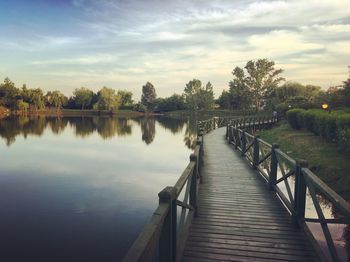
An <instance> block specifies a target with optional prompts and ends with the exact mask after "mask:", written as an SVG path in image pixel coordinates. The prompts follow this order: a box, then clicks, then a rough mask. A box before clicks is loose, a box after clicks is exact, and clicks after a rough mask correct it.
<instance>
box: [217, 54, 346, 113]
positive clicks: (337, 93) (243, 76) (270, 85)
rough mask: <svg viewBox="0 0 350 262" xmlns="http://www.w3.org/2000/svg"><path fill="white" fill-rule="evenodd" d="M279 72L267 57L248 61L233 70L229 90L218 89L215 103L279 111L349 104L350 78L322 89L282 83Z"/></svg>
mask: <svg viewBox="0 0 350 262" xmlns="http://www.w3.org/2000/svg"><path fill="white" fill-rule="evenodd" d="M349 68H350V67H349ZM282 72H283V70H282V69H275V63H274V62H273V61H269V60H267V59H259V60H257V61H248V62H247V64H246V66H245V67H244V68H240V67H236V68H235V69H234V70H233V72H232V75H233V80H231V81H230V82H229V89H228V90H223V91H222V93H221V95H220V97H219V98H218V100H217V104H218V105H219V106H220V107H221V108H224V109H232V110H234V109H249V108H255V109H256V110H257V111H259V110H261V109H267V110H276V111H278V112H281V113H285V112H286V111H287V110H289V109H291V108H304V109H308V108H319V107H320V106H321V104H323V103H327V104H328V105H329V106H330V107H331V108H339V107H350V77H349V78H348V79H347V80H346V81H344V82H343V85H340V86H335V87H329V88H328V89H327V90H322V88H321V87H320V86H315V85H302V84H300V83H298V82H291V81H287V82H286V81H285V79H284V78H283V77H281V76H280V74H281V73H282ZM282 82H283V84H282Z"/></svg>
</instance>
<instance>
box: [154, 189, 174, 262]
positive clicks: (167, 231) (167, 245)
mask: <svg viewBox="0 0 350 262" xmlns="http://www.w3.org/2000/svg"><path fill="white" fill-rule="evenodd" d="M158 197H159V203H166V204H169V212H168V214H167V216H166V217H165V220H164V224H163V227H162V231H161V233H160V239H159V261H166V262H174V261H175V259H176V223H177V222H176V217H177V216H176V208H177V205H176V190H175V188H174V187H166V188H164V189H163V190H162V191H161V192H159V194H158Z"/></svg>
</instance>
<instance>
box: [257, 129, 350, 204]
mask: <svg viewBox="0 0 350 262" xmlns="http://www.w3.org/2000/svg"><path fill="white" fill-rule="evenodd" d="M259 135H260V137H261V138H262V139H263V140H265V141H268V142H269V143H277V144H279V146H280V148H281V150H282V151H284V152H285V153H287V154H288V155H290V156H291V157H292V158H294V159H306V160H307V161H308V163H309V167H310V168H311V169H312V170H313V171H314V173H315V174H317V175H318V176H319V177H320V178H321V179H322V180H323V181H324V182H326V183H327V184H328V185H329V186H330V187H331V188H332V189H333V190H335V191H336V192H337V193H338V194H340V195H341V196H342V197H343V198H345V199H346V200H347V201H350V190H349V189H350V164H349V161H350V156H349V155H346V154H344V153H343V152H341V151H340V150H339V148H338V147H337V145H336V144H333V143H330V142H326V141H324V140H323V139H322V138H321V137H318V136H315V135H314V134H313V133H311V132H308V131H304V130H295V129H292V128H291V127H289V125H288V124H287V123H286V122H281V123H280V124H278V125H277V126H276V127H274V128H272V129H270V130H264V131H261V132H260V133H259Z"/></svg>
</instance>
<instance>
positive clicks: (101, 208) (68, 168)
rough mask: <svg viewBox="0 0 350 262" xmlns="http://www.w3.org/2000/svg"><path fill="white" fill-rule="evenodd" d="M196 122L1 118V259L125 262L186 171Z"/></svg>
mask: <svg viewBox="0 0 350 262" xmlns="http://www.w3.org/2000/svg"><path fill="white" fill-rule="evenodd" d="M194 123H195V122H194V121H190V120H188V119H180V120H179V119H170V118H165V117H158V118H144V117H140V118H117V117H62V118H57V117H42V116H41V117H40V116H33V117H25V116H24V117H15V118H7V119H2V120H0V145H1V146H0V155H1V160H0V163H1V164H0V211H1V212H0V214H1V219H0V221H1V223H0V232H1V234H0V245H1V252H0V261H119V260H120V259H121V258H122V257H123V256H124V255H125V253H126V251H127V250H128V248H129V246H130V245H131V244H132V242H133V241H134V239H135V238H136V237H137V235H138V234H139V233H140V231H141V230H142V228H143V226H144V225H145V224H146V223H147V221H148V220H149V218H150V216H151V215H152V212H153V211H154V210H155V208H156V207H157V205H158V196H157V194H158V192H159V191H161V190H162V189H163V188H164V187H165V186H168V185H173V184H174V183H175V182H176V181H177V179H178V178H179V176H180V174H181V172H182V171H183V169H184V168H185V167H186V165H187V164H188V161H189V155H190V153H191V152H192V148H193V146H194V145H195V138H196V128H195V124H194Z"/></svg>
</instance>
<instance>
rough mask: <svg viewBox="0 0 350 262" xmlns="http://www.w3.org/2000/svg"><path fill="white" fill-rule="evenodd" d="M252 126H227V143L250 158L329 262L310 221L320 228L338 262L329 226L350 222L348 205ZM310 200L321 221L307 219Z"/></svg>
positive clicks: (303, 163) (244, 123) (303, 164)
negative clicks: (332, 212) (328, 211)
mask: <svg viewBox="0 0 350 262" xmlns="http://www.w3.org/2000/svg"><path fill="white" fill-rule="evenodd" d="M255 123H256V122H255ZM253 125H254V124H249V122H247V121H244V120H242V119H241V120H239V119H237V120H234V121H232V122H230V123H228V124H227V128H226V138H227V140H228V141H229V143H231V144H232V145H233V146H234V147H235V148H236V149H237V150H239V151H240V152H241V155H242V157H245V158H246V159H248V161H249V162H250V163H251V165H252V167H253V168H254V169H256V170H257V171H258V172H259V173H260V174H261V175H262V177H263V178H264V179H265V180H266V182H267V183H268V185H269V188H270V189H271V190H273V191H275V192H276V194H277V195H278V197H279V199H280V200H281V201H282V203H283V204H284V206H285V207H286V209H287V210H288V211H289V213H290V214H291V217H292V219H293V220H294V222H295V224H296V225H298V226H300V227H301V228H302V229H303V230H304V231H305V233H306V234H307V236H308V237H309V239H310V240H311V242H312V244H313V246H314V248H315V250H316V251H317V252H318V253H319V257H320V259H321V260H322V261H328V259H327V257H328V256H327V254H323V253H324V252H323V250H322V249H321V247H320V246H319V244H318V242H317V240H316V239H315V237H314V236H313V234H312V232H311V231H310V229H309V227H308V226H307V224H306V223H307V222H309V223H318V224H319V225H320V226H321V228H322V233H323V236H324V239H325V240H326V244H327V249H328V252H329V257H330V258H331V261H339V254H338V252H337V250H336V247H335V244H334V240H333V238H332V235H331V232H330V229H329V226H328V225H329V224H349V223H350V205H349V203H348V202H346V201H345V200H344V199H343V198H341V197H340V196H339V195H338V194H337V193H335V192H334V191H333V190H332V189H331V188H330V187H328V186H327V185H326V184H325V183H324V182H323V181H321V180H320V179H319V178H318V177H317V176H316V175H315V174H314V173H313V172H312V171H311V170H310V169H308V168H307V162H306V161H305V160H298V161H296V160H294V159H292V158H291V157H290V156H288V155H287V154H285V153H284V152H283V151H281V150H280V149H279V148H278V145H277V144H272V145H271V144H269V143H267V142H265V141H264V140H262V139H260V138H259V136H254V135H252V134H250V133H248V132H247V128H251V127H253ZM320 195H321V196H322V197H323V198H325V199H326V200H327V201H329V202H330V203H332V204H333V205H334V207H335V208H336V209H337V211H338V212H337V214H338V217H337V218H326V216H325V214H324V212H323V210H322V208H321V205H320V202H319V199H320V197H319V196H320ZM307 197H310V198H311V199H312V201H311V203H312V204H313V207H314V209H315V210H316V213H317V215H318V218H308V217H307V216H306V215H305V210H306V198H307Z"/></svg>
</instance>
